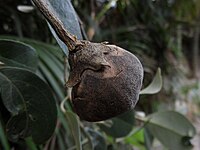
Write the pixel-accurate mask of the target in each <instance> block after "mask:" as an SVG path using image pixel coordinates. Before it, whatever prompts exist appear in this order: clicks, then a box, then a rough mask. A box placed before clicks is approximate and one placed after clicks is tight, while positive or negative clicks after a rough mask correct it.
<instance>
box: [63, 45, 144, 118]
mask: <svg viewBox="0 0 200 150" xmlns="http://www.w3.org/2000/svg"><path fill="white" fill-rule="evenodd" d="M81 42H82V44H81V45H80V46H77V48H76V50H75V51H72V52H70V54H69V63H70V67H71V72H70V76H69V80H68V82H67V85H68V86H70V87H73V88H72V104H73V107H74V110H75V112H76V113H77V114H78V115H79V117H80V118H81V119H83V120H87V121H101V120H105V119H109V118H111V117H115V116H117V115H119V114H121V113H124V112H126V111H128V110H131V109H133V108H134V107H135V104H136V103H137V101H138V98H139V92H140V89H141V86H142V80H143V67H142V65H141V63H140V61H139V60H138V59H137V57H136V56H134V55H133V54H131V53H130V52H128V51H126V50H124V49H122V48H120V47H117V46H115V45H106V44H103V43H91V42H88V41H81Z"/></svg>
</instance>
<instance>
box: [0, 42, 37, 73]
mask: <svg viewBox="0 0 200 150" xmlns="http://www.w3.org/2000/svg"><path fill="white" fill-rule="evenodd" d="M0 62H2V63H4V65H6V66H13V67H20V68H26V69H29V70H31V71H35V70H36V69H37V65H38V57H37V54H36V51H35V49H33V48H32V47H31V46H30V45H27V44H25V43H22V42H17V41H13V40H3V39H1V40H0Z"/></svg>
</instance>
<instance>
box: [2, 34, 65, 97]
mask: <svg viewBox="0 0 200 150" xmlns="http://www.w3.org/2000/svg"><path fill="white" fill-rule="evenodd" d="M0 38H1V39H2V38H3V39H14V40H17V41H22V42H24V43H26V44H28V45H31V46H32V47H33V48H34V49H35V50H36V51H37V53H38V57H39V63H38V70H37V74H39V76H40V77H41V78H43V79H45V81H47V82H48V83H49V84H50V85H51V87H52V88H53V90H54V92H55V93H56V95H57V96H58V98H59V99H60V100H62V99H64V79H63V78H64V66H63V53H62V52H61V51H60V49H59V47H56V46H52V45H50V44H45V43H42V42H39V41H35V40H31V39H27V38H23V39H20V38H18V37H15V36H3V37H2V36H0Z"/></svg>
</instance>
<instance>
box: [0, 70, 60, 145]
mask: <svg viewBox="0 0 200 150" xmlns="http://www.w3.org/2000/svg"><path fill="white" fill-rule="evenodd" d="M0 93H1V97H2V100H3V103H4V105H5V107H6V108H7V110H8V111H10V112H11V114H12V117H11V118H10V120H9V121H8V123H7V132H8V137H9V138H10V140H12V141H18V140H19V139H24V138H26V137H28V136H32V138H33V140H34V142H35V143H43V142H45V141H46V140H47V139H48V138H49V137H50V136H51V135H52V133H53V132H54V128H55V125H56V119H57V111H56V104H55V100H54V98H53V95H52V93H51V90H50V88H49V87H48V86H47V85H46V84H45V83H44V81H42V80H41V79H40V78H39V77H38V76H36V75H35V74H33V73H32V72H30V71H27V70H24V69H19V68H13V67H2V68H0ZM41 133H42V134H41Z"/></svg>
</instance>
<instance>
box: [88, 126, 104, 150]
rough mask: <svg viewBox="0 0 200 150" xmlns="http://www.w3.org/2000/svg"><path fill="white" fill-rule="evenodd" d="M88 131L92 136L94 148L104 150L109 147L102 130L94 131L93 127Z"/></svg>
mask: <svg viewBox="0 0 200 150" xmlns="http://www.w3.org/2000/svg"><path fill="white" fill-rule="evenodd" d="M87 132H88V133H89V134H90V136H91V138H92V144H93V147H94V148H93V149H94V150H104V149H107V145H106V141H105V138H104V137H103V135H102V134H101V133H100V132H97V131H94V130H92V129H87Z"/></svg>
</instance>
